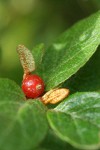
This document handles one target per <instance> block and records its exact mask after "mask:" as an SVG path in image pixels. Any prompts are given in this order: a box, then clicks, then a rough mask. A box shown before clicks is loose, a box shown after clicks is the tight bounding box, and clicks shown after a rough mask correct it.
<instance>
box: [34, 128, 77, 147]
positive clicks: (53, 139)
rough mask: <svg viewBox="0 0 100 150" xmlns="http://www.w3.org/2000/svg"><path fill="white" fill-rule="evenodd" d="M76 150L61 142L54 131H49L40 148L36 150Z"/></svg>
mask: <svg viewBox="0 0 100 150" xmlns="http://www.w3.org/2000/svg"><path fill="white" fill-rule="evenodd" d="M42 149H45V150H61V149H62V150H67V149H68V150H76V149H75V148H73V147H72V146H70V145H69V144H68V143H66V142H65V141H62V140H60V139H59V138H58V137H57V136H56V135H55V134H54V132H53V131H51V130H49V131H48V133H47V136H46V138H45V139H44V141H43V142H42V143H41V145H40V147H39V148H37V149H35V150H42Z"/></svg>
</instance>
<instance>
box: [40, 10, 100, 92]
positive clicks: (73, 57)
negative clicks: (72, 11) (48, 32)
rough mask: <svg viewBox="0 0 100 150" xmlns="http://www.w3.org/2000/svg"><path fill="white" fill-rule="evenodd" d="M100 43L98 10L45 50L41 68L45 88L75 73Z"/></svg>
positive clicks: (59, 82)
mask: <svg viewBox="0 0 100 150" xmlns="http://www.w3.org/2000/svg"><path fill="white" fill-rule="evenodd" d="M99 44H100V11H99V12H97V13H95V14H93V15H91V16H90V17H88V18H86V19H84V20H82V21H80V22H79V23H77V24H76V25H74V26H73V27H72V28H70V29H69V30H67V31H66V32H65V33H64V34H62V36H61V37H60V38H58V40H56V41H55V43H54V44H52V45H51V46H50V47H49V48H48V49H47V50H46V53H45V55H44V57H43V63H42V66H41V67H42V70H43V72H44V73H43V78H44V80H45V83H46V90H49V89H51V88H54V87H56V86H58V85H59V84H61V83H62V82H64V81H65V80H66V79H68V78H69V77H70V76H72V75H73V74H75V73H76V72H77V71H78V70H79V69H80V68H81V67H82V66H83V65H84V64H85V63H86V62H87V61H88V60H89V58H90V57H91V56H92V55H93V53H94V52H95V51H96V49H97V47H98V45H99Z"/></svg>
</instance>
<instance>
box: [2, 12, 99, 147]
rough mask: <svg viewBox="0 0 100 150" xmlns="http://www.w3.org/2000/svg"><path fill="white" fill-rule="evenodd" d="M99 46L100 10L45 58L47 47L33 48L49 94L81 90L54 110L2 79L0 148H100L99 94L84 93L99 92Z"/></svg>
mask: <svg viewBox="0 0 100 150" xmlns="http://www.w3.org/2000/svg"><path fill="white" fill-rule="evenodd" d="M99 44H100V11H98V12H97V13H95V14H93V15H91V16H90V17H88V18H86V19H84V20H82V21H80V22H78V23H77V24H75V25H74V26H73V27H71V28H70V29H68V30H67V31H66V32H64V33H63V34H62V35H61V36H60V37H59V38H58V39H57V40H56V41H55V42H54V44H52V45H51V46H50V47H49V48H48V49H47V50H46V51H45V52H44V56H43V49H44V45H43V44H40V45H37V46H36V47H35V48H33V50H32V54H33V55H34V58H35V62H36V67H37V70H36V72H37V73H38V74H40V75H41V76H42V77H43V79H44V80H45V85H46V90H49V89H51V88H55V87H58V86H61V87H63V86H68V87H70V88H71V89H74V92H77V91H81V92H78V93H75V94H72V93H71V96H69V98H66V99H65V100H64V101H63V102H61V103H60V104H59V105H58V106H56V107H55V108H54V109H48V108H47V107H46V106H45V105H44V104H42V102H41V101H40V99H33V100H32V99H30V100H27V99H26V98H25V96H24V94H23V92H22V91H21V89H20V87H19V86H18V85H16V83H14V82H13V81H11V80H9V79H4V78H1V79H0V149H1V150H51V149H52V150H61V149H63V150H66V149H68V150H77V149H91V150H92V149H98V148H100V137H99V135H100V93H99V92H83V91H89V90H91V88H92V90H91V91H99V90H100V78H99V77H100V69H99V62H100V61H99V59H100V51H99V49H98V50H97V47H98V46H99ZM96 50H97V52H96V53H95V54H94V52H95V51H96ZM93 54H94V55H93ZM92 55H93V56H92ZM91 56H92V57H91ZM90 58H91V59H90ZM89 59H90V61H89ZM87 61H88V62H87ZM86 63H87V64H86ZM85 64H86V65H85ZM83 65H85V66H84V67H83ZM81 67H83V68H81ZM80 68H81V69H80ZM79 69H80V70H79ZM78 70H79V71H78ZM77 71H78V73H77ZM75 73H76V74H75ZM74 74H75V75H77V80H74V79H73V78H74V76H75V75H74ZM91 74H92V75H93V76H92V78H91ZM71 76H72V77H71ZM80 76H81V77H80ZM70 77H71V78H70ZM87 77H88V78H87ZM89 77H90V78H89ZM79 78H80V80H79ZM81 78H82V80H81ZM66 80H67V81H66ZM91 80H93V84H92V83H91V82H92V81H91ZM80 81H81V82H80ZM63 82H64V84H63ZM76 82H77V83H76ZM74 84H76V87H75V86H74ZM80 84H81V86H80ZM86 85H87V87H86ZM91 86H92V87H91ZM74 87H75V88H74ZM48 124H49V125H48Z"/></svg>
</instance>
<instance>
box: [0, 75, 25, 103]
mask: <svg viewBox="0 0 100 150" xmlns="http://www.w3.org/2000/svg"><path fill="white" fill-rule="evenodd" d="M25 99H26V98H25V96H24V94H23V92H22V90H21V89H20V87H19V86H18V85H17V84H16V83H15V82H14V81H11V80H9V79H4V78H0V101H23V100H25Z"/></svg>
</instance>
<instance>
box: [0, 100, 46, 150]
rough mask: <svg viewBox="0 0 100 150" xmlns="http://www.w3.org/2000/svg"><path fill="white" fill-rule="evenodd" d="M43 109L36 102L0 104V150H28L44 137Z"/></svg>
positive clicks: (42, 106) (40, 104)
mask: <svg viewBox="0 0 100 150" xmlns="http://www.w3.org/2000/svg"><path fill="white" fill-rule="evenodd" d="M45 110H46V109H45V107H44V105H43V104H42V103H41V102H40V101H38V100H34V101H32V100H29V101H27V102H26V103H25V102H23V103H19V102H12V101H9V102H8V101H4V102H2V101H1V102H0V149H2V150H29V149H32V148H34V147H36V146H37V145H38V144H39V143H40V142H41V141H42V140H43V139H44V137H45V135H46V132H47V129H48V125H47V121H46V116H45Z"/></svg>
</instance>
